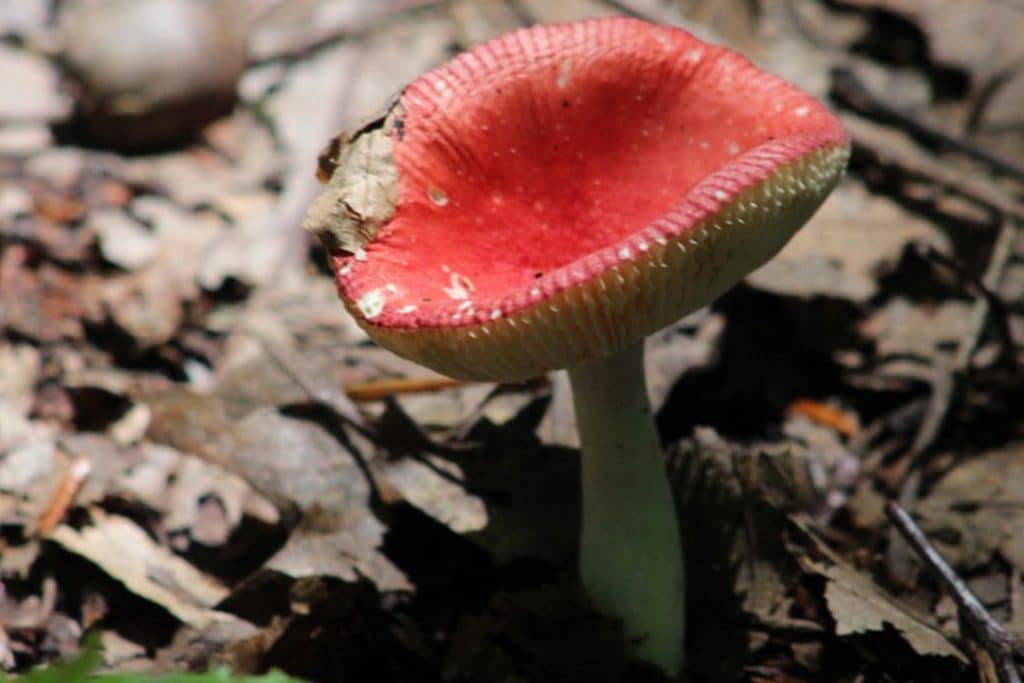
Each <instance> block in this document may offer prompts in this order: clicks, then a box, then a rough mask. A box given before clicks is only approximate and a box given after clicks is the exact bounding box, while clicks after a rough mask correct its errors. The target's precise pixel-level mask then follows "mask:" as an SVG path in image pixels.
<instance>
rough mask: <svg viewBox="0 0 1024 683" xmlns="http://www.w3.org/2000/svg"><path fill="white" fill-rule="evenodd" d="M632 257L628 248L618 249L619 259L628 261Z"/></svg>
mask: <svg viewBox="0 0 1024 683" xmlns="http://www.w3.org/2000/svg"><path fill="white" fill-rule="evenodd" d="M632 255H633V252H631V251H630V250H629V247H623V248H622V249H619V258H620V259H622V260H623V261H625V260H627V259H629V257H630V256H632Z"/></svg>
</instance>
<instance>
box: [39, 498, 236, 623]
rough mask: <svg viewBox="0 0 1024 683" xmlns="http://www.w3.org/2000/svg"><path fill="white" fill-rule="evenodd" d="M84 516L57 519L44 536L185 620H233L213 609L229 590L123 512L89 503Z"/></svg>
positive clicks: (231, 617)
mask: <svg viewBox="0 0 1024 683" xmlns="http://www.w3.org/2000/svg"><path fill="white" fill-rule="evenodd" d="M89 516H90V523H89V524H88V525H87V526H84V527H82V528H81V529H75V528H73V527H70V526H68V525H66V524H62V525H60V526H58V527H57V528H56V529H54V530H53V533H52V534H50V537H49V538H50V539H51V540H53V541H54V542H56V543H58V544H59V545H60V546H62V547H63V548H64V549H65V550H68V551H69V552H72V553H74V554H76V555H79V556H81V557H84V558H85V559H87V560H89V561H90V562H92V563H93V564H95V565H96V566H98V567H99V568H100V569H102V570H103V571H105V572H106V573H107V574H108V575H110V576H111V577H112V578H114V579H116V580H117V581H120V582H121V583H122V584H124V586H125V587H126V588H127V589H128V590H130V591H131V592H132V593H135V594H136V595H138V596H139V597H142V598H145V599H146V600H149V601H150V602H153V603H155V604H157V605H160V606H161V607H163V608H164V609H166V610H167V611H168V612H170V613H171V614H173V615H174V616H175V617H177V618H178V619H180V620H181V621H183V622H185V623H186V624H189V625H191V626H195V627H196V628H205V627H207V626H209V625H211V624H213V623H215V622H218V621H225V622H228V621H235V620H236V619H235V617H233V616H231V615H230V614H227V613H225V612H218V611H216V610H215V609H213V607H214V606H215V605H216V604H217V603H218V602H220V601H221V600H223V599H224V598H225V597H227V595H228V590H227V588H225V587H224V586H222V585H221V584H219V583H218V582H217V581H215V580H214V579H213V578H212V577H210V576H207V575H205V574H203V573H202V572H200V571H199V570H198V569H196V568H195V567H193V566H192V565H191V564H189V563H188V562H186V561H185V560H183V559H181V558H180V557H178V556H177V555H175V554H173V553H172V552H171V551H170V550H168V549H167V548H166V547H164V546H162V545H159V544H158V543H157V542H156V541H154V540H153V539H152V538H150V536H149V535H148V534H147V533H146V532H145V531H143V530H142V529H140V528H139V527H138V526H137V525H136V524H135V523H134V522H132V521H131V520H130V519H128V518H126V517H121V516H119V515H109V514H107V513H105V512H103V511H102V510H100V509H99V508H92V509H91V510H90V515H89Z"/></svg>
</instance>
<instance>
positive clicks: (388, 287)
mask: <svg viewBox="0 0 1024 683" xmlns="http://www.w3.org/2000/svg"><path fill="white" fill-rule="evenodd" d="M384 289H386V290H388V291H389V292H391V293H392V294H396V293H398V287H396V286H395V283H393V282H389V283H388V284H386V285H385V286H384Z"/></svg>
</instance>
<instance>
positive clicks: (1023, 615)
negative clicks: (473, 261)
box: [0, 0, 1024, 681]
mask: <svg viewBox="0 0 1024 683" xmlns="http://www.w3.org/2000/svg"><path fill="white" fill-rule="evenodd" d="M16 4H17V5H18V9H17V10H13V9H12V8H13V6H14V5H13V4H12V7H11V8H7V7H4V8H2V9H0V34H2V35H3V36H4V39H5V40H4V44H3V46H2V48H3V49H2V50H0V62H2V63H3V64H4V68H3V71H4V73H9V74H10V75H11V78H13V79H15V82H17V83H21V84H23V85H22V87H19V88H15V89H14V90H10V89H9V90H10V93H14V92H17V95H18V96H17V97H13V96H12V95H11V94H10V93H8V94H7V96H6V97H3V96H0V294H2V298H0V328H2V330H3V336H2V337H0V519H2V520H3V525H2V528H0V588H2V589H3V592H2V593H0V667H3V668H4V669H5V670H24V669H25V668H26V667H29V666H31V665H33V664H36V663H41V662H48V661H54V660H57V659H66V658H68V657H70V656H72V655H73V653H74V652H75V651H76V650H77V649H78V648H79V647H80V645H81V643H82V642H83V641H82V634H83V633H85V632H86V631H87V630H89V629H98V630H99V631H100V632H101V633H102V640H103V642H104V644H105V647H106V654H105V661H106V665H107V666H109V667H112V668H114V669H119V670H126V669H131V670H135V671H143V672H160V671H168V670H181V669H183V668H207V667H209V666H214V665H216V664H217V663H228V664H230V665H231V666H233V667H234V668H235V669H237V670H239V671H240V672H251V673H259V672H264V671H266V670H267V669H268V668H269V667H272V666H276V667H278V668H281V669H283V670H285V671H287V672H289V673H292V674H293V675H297V676H301V677H304V678H306V679H309V680H337V679H338V678H339V677H340V678H345V677H349V678H352V679H355V680H371V679H372V680H417V681H424V680H438V681H441V680H444V681H473V680H569V679H580V678H586V679H588V680H609V681H611V680H646V678H644V677H648V678H650V679H651V680H657V675H656V674H654V673H653V672H650V671H646V670H644V669H643V667H642V666H641V665H639V664H638V663H636V662H631V661H630V660H629V658H628V656H627V655H626V651H625V650H624V648H623V646H622V643H621V637H620V635H619V632H618V627H617V625H616V624H615V623H614V622H612V621H610V620H607V619H604V618H603V617H601V616H600V615H598V614H596V613H594V612H593V611H592V610H591V609H590V607H589V606H588V605H587V603H586V600H585V598H584V597H583V595H582V593H581V592H580V590H579V588H578V586H576V585H575V583H574V582H573V580H572V578H571V577H572V576H573V575H574V571H573V570H574V566H575V561H576V558H575V554H576V548H575V537H576V535H577V525H578V519H577V514H578V513H577V508H578V498H577V496H578V494H577V493H576V491H577V482H576V480H577V478H578V476H579V475H578V465H577V461H576V451H575V450H574V449H575V448H576V447H577V442H576V437H575V428H574V416H573V413H572V408H571V403H570V402H569V394H568V391H567V387H566V385H565V382H564V377H562V376H560V375H558V374H556V375H552V376H550V377H547V378H540V379H539V380H538V381H536V382H533V383H530V384H527V385H517V386H508V387H492V386H489V385H474V384H469V385H459V384H456V385H450V384H445V383H443V382H440V381H439V380H438V378H436V377H434V376H431V375H430V374H429V373H427V372H426V371H424V370H422V369H421V368H418V367H416V366H414V365H412V364H410V363H407V362H405V361H401V360H399V359H396V358H394V357H392V356H389V355H388V354H385V353H382V352H381V351H380V350H379V349H375V348H373V347H372V346H371V345H369V344H368V343H367V341H366V337H365V335H364V334H363V333H362V332H361V331H360V330H359V329H358V328H357V326H356V325H355V324H354V323H353V322H352V320H351V319H350V318H349V317H348V316H346V315H345V313H344V311H343V309H342V307H341V305H340V304H339V303H338V302H337V300H336V297H335V293H334V291H333V290H334V288H333V284H332V283H331V282H330V280H329V279H328V278H327V277H325V275H324V271H323V270H322V266H321V263H322V258H323V255H322V253H320V252H318V251H317V248H316V247H314V246H311V245H309V244H308V243H307V242H306V241H305V238H304V237H303V236H302V234H301V232H300V231H299V230H298V223H299V220H300V219H301V215H302V213H303V212H304V211H305V208H306V205H307V204H308V202H309V200H310V198H311V197H312V196H313V193H314V191H315V180H314V178H313V170H314V167H315V158H316V154H317V152H318V150H319V149H320V147H321V146H322V144H323V142H324V141H325V140H326V139H328V138H329V137H331V136H332V135H334V134H335V133H336V132H337V131H338V129H342V128H345V127H348V126H351V125H352V124H353V122H354V121H356V120H357V119H358V118H359V117H360V116H361V115H363V114H364V113H365V112H368V111H371V110H373V109H374V108H376V107H378V106H379V105H380V104H381V103H383V102H384V101H386V99H387V98H388V97H389V96H390V95H391V94H392V93H394V92H395V91H396V90H397V89H398V88H399V87H401V85H402V84H403V83H405V82H407V81H408V80H409V79H411V78H413V77H415V76H416V75H418V74H419V73H421V72H423V71H424V70H426V69H428V68H430V67H431V66H433V65H434V64H437V63H439V62H440V61H442V60H443V59H445V58H447V57H448V56H450V55H451V54H453V52H454V50H456V49H464V48H467V47H471V46H472V45H473V44H475V43H478V42H481V41H483V40H486V39H488V38H489V37H492V36H494V35H496V34H498V33H501V32H504V31H506V30H510V29H512V28H515V27H516V26H519V25H523V24H527V23H533V22H550V21H562V20H574V19H580V18H584V17H587V16H600V15H608V14H614V13H630V14H633V15H639V16H643V17H646V18H649V19H653V20H657V21H662V22H665V23H671V24H674V25H680V26H684V27H687V28H690V29H691V30H694V31H696V32H698V33H699V34H700V35H702V36H704V37H709V38H712V39H716V38H717V39H721V40H725V41H726V42H728V43H729V44H731V45H733V46H734V47H737V48H739V49H741V50H743V51H745V52H746V53H747V54H749V55H751V56H752V58H753V59H755V60H756V61H758V62H760V63H761V64H762V65H764V66H766V67H767V68H769V69H772V70H776V71H778V72H779V73H782V74H783V75H784V76H785V77H787V78H790V79H792V80H794V81H796V82H797V83H799V84H801V85H802V86H803V87H805V88H807V89H808V90H809V91H811V92H812V93H813V94H815V95H816V96H818V97H820V98H822V99H824V100H826V101H828V102H829V103H830V105H831V106H832V107H833V108H834V109H837V110H838V111H839V113H840V115H841V116H842V117H843V120H844V122H845V123H846V124H847V125H848V127H849V128H850V130H851V132H852V134H853V136H854V142H855V148H854V156H853V159H852V163H851V169H850V173H849V175H848V177H847V178H846V179H845V180H844V181H843V183H842V184H841V185H840V187H839V188H838V189H837V191H836V192H835V193H834V195H833V196H832V198H831V199H830V200H829V202H827V203H826V205H825V206H824V207H823V209H822V211H821V212H820V213H819V215H818V216H817V217H816V218H815V220H814V221H813V222H812V224H811V225H810V226H809V227H808V228H807V229H805V230H803V231H802V232H801V233H800V234H799V235H798V236H797V238H796V239H794V240H793V242H792V243H791V244H790V245H789V246H788V247H787V248H786V249H785V250H784V251H783V252H782V253H781V254H780V256H779V257H778V258H777V259H775V260H773V261H772V262H770V263H769V264H768V265H767V266H765V267H764V268H763V269H761V270H760V271H759V272H757V273H755V274H754V275H753V276H751V278H749V279H748V281H747V283H746V284H745V285H742V286H740V287H738V288H737V289H736V291H734V292H733V293H731V294H729V295H728V296H726V297H724V298H723V299H722V300H721V301H719V302H717V303H716V304H715V305H714V306H713V307H712V308H711V309H710V310H708V311H702V312H699V313H697V314H695V315H694V316H691V317H690V318H688V319H686V320H684V321H682V322H681V323H680V324H679V325H677V326H674V327H673V328H671V329H669V330H666V331H664V332H662V333H660V334H658V335H655V336H654V337H652V339H651V340H650V341H649V347H650V348H649V354H648V361H649V365H650V367H649V368H648V375H649V377H650V384H651V387H650V389H651V394H652V399H653V405H654V406H655V408H656V409H657V411H658V420H659V427H660V429H661V432H662V436H663V438H664V439H665V441H666V446H667V448H668V450H669V452H670V464H671V471H672V472H673V474H674V479H675V482H676V489H677V493H678V495H679V500H680V510H681V514H682V519H683V521H684V534H685V537H686V542H687V545H688V546H689V547H690V553H689V555H690V557H698V556H699V557H701V560H700V561H699V562H694V563H692V564H693V566H692V567H691V570H690V573H689V578H688V581H689V583H690V586H689V591H688V592H689V594H690V595H692V596H694V599H693V601H692V604H691V605H690V608H689V614H688V619H689V622H690V634H691V635H690V642H689V643H688V649H689V651H690V652H691V653H693V654H692V655H691V658H690V664H689V665H688V672H687V673H688V675H689V677H690V679H691V680H698V681H699V680H709V681H710V680H714V681H727V680H737V681H738V680H744V681H767V680H789V681H812V680H857V676H861V677H866V678H863V679H864V680H899V681H902V680H907V681H911V680H946V681H968V680H978V678H982V679H983V680H995V679H994V678H993V676H995V675H996V674H995V673H994V669H993V668H992V665H991V659H988V660H987V659H986V656H987V655H986V654H985V649H984V647H983V644H982V645H979V644H978V642H977V641H976V639H975V637H974V636H973V635H972V634H971V633H970V632H964V631H961V629H960V627H959V623H958V620H957V619H956V618H955V617H956V608H955V606H954V604H953V602H952V601H951V599H950V598H949V597H948V596H944V595H943V594H942V591H941V590H940V588H939V587H938V586H937V585H936V584H935V583H933V582H932V581H930V580H929V579H928V578H927V577H926V575H925V574H924V573H923V572H921V571H920V570H919V567H918V564H919V562H918V560H917V559H916V558H915V557H914V556H913V555H911V554H909V553H908V551H907V550H906V548H905V547H904V546H902V545H900V544H899V543H900V542H899V541H898V539H895V537H894V535H893V534H892V532H891V529H890V528H889V525H888V523H887V522H886V518H885V515H884V514H883V508H884V504H885V502H886V501H887V500H892V499H896V498H898V499H899V500H900V501H902V502H903V504H904V505H905V506H906V507H908V508H909V509H911V511H912V513H913V514H914V515H915V517H916V518H917V519H918V521H919V523H920V525H921V528H922V529H923V530H924V531H925V533H926V534H927V535H928V536H929V537H930V539H931V540H932V542H933V543H934V544H935V546H936V547H938V548H939V549H940V551H941V552H942V553H943V554H944V556H945V557H946V558H947V559H948V560H949V561H950V562H951V563H952V565H953V566H954V568H955V569H956V570H957V571H959V572H961V574H962V575H963V577H964V579H965V580H966V582H967V584H968V585H969V586H970V587H971V588H972V589H973V590H974V591H975V592H976V593H977V594H978V596H979V599H980V600H981V601H982V602H983V603H984V605H985V607H986V609H988V610H989V611H990V612H991V614H992V615H993V616H994V617H995V618H996V619H998V620H1000V621H1001V622H1002V623H1004V624H1006V625H1007V627H1008V628H1009V629H1010V630H1011V631H1012V632H1013V633H1015V634H1017V635H1018V636H1019V635H1020V634H1022V633H1024V631H1022V630H1021V629H1022V628H1024V627H1022V626H1021V625H1022V624H1024V598H1021V595H1024V590H1022V586H1021V581H1020V579H1021V576H1022V575H1024V547H1022V546H1021V541H1020V539H1021V538H1022V537H1024V534H1022V533H1021V530H1022V527H1024V518H1022V517H1021V515H1020V514H1019V509H1018V508H1021V506H1022V503H1021V500H1019V499H1020V498H1021V495H1024V494H1022V492H1020V491H1017V488H1016V485H1015V483H1014V482H1017V481H1019V480H1021V477H1019V476H1017V474H1016V471H1017V469H1019V467H1020V457H1018V456H1020V448H1019V445H1018V444H1019V441H1020V436H1021V434H1024V423H1022V421H1021V416H1020V414H1019V411H1015V410H1014V409H1013V406H1019V405H1021V404H1022V402H1024V395H1022V392H1021V389H1020V387H1021V386H1022V385H1021V383H1020V382H1019V370H1018V364H1019V361H1020V352H1019V348H1020V344H1019V341H1016V340H1019V339H1020V335H1021V334H1022V332H1024V321H1022V319H1021V315H1020V313H1021V311H1020V305H1019V301H1020V295H1021V292H1022V291H1024V290H1022V288H1021V285H1020V283H1021V282H1022V281H1024V279H1022V278H1021V277H1020V271H1021V268H1020V263H1019V261H1020V254H1021V253H1024V252H1022V250H1024V245H1021V244H1020V240H1019V239H1016V231H1019V229H1020V222H1021V221H1022V220H1024V209H1022V208H1021V207H1022V204H1021V197H1022V196H1024V171H1022V169H1021V168H1020V165H1019V164H1017V163H1016V162H1015V161H1014V160H1015V159H1019V158H1022V156H1024V136H1021V135H1020V125H1019V124H1020V123H1021V121H1020V112H1021V111H1024V106H1022V102H1024V99H1022V98H1024V89H1022V88H1021V87H1020V84H1021V83H1024V78H1022V76H1021V69H1020V59H1019V54H1018V51H1017V47H1015V44H1014V43H1013V41H1012V39H1010V38H1012V36H1014V35H1017V34H1019V32H1020V31H1019V30H1018V29H1019V28H1020V27H1021V26H1024V12H1021V11H1019V10H1018V9H1016V8H1013V7H1011V6H1010V4H1007V3H1003V2H999V1H998V0H984V1H980V2H975V3H966V4H962V3H955V2H946V1H945V0H930V1H929V2H922V3H908V2H896V1H883V0H850V1H847V2H839V3H824V2H818V1H817V0H794V1H793V2H787V3H759V2H746V1H745V0H737V1H735V2H727V3H706V2H667V1H660V0H659V1H658V2H649V1H647V0H629V1H628V2H610V1H606V0H574V2H571V3H540V2H532V1H531V2H523V1H519V2H507V1H506V0H474V1H472V2H464V1H462V0H449V1H448V2H441V3H425V2H415V1H414V2H406V1H402V0H394V1H391V0H389V2H382V3H368V2H360V1H359V0H351V1H346V2H326V1H319V2H308V1H306V0H280V1H277V2H264V3H259V4H260V5H262V9H261V8H259V7H256V6H255V5H254V6H253V8H252V9H250V10H248V11H247V14H246V18H245V21H244V22H241V24H240V25H242V24H244V25H245V26H246V27H247V28H246V30H247V31H248V33H247V34H246V36H245V38H246V39H247V41H248V49H249V56H248V65H247V68H246V70H245V73H244V74H243V75H242V77H241V79H240V81H239V83H238V88H237V98H238V99H237V103H236V106H235V108H234V110H233V111H232V112H230V113H229V114H227V115H225V116H222V117H220V118H219V119H217V120H215V121H213V122H212V123H209V124H208V125H206V126H205V127H201V128H197V129H196V130H195V131H194V132H193V134H192V136H191V138H190V139H188V140H184V141H181V142H178V143H175V144H173V145H170V146H167V147H164V148H155V149H148V150H145V151H143V152H141V153H133V154H132V155H128V156H124V155H121V154H119V153H117V152H115V151H112V150H110V149H102V148H101V147H99V146H98V142H97V140H95V139H88V138H87V137H86V136H85V135H84V134H83V131H82V129H81V128H78V127H76V126H77V125H78V124H77V123H76V118H75V117H78V116H80V110H78V109H75V106H74V105H75V103H76V99H75V98H76V96H77V95H76V91H75V89H74V87H73V85H71V81H69V80H68V79H67V78H66V77H65V76H66V75H65V74H63V73H62V71H61V69H62V66H61V60H60V59H59V56H60V53H61V50H62V46H61V34H60V31H59V29H60V27H59V21H60V14H61V12H60V11H59V8H58V7H57V5H58V3H53V2H48V1H47V0H34V1H33V2H24V3H16ZM371 4H372V5H373V6H372V7H371V6H370V5H371ZM1011 4H1012V3H1011ZM250 13H251V15H250ZM964 26H971V27H974V28H973V29H971V30H965V29H964ZM1008 37H1010V38H1008ZM1005 226H1009V228H1006V227H1005ZM1007 234H1008V235H1010V238H1012V239H1011V245H1010V246H1011V249H1010V254H1011V257H1010V258H1009V259H1007V260H1006V261H1005V262H1003V265H1002V266H999V263H1001V261H1000V259H999V258H998V255H997V254H996V253H995V245H996V244H997V242H998V239H997V237H998V236H999V235H1007ZM1012 242H1016V246H1015V247H1014V246H1013V244H1012ZM993 264H995V265H993ZM996 266H998V267H996ZM982 283H984V286H981V284H982ZM979 302H982V303H979ZM979 316H981V317H979ZM979 320H980V323H979ZM1014 342H1016V343H1014ZM268 349H271V351H268ZM964 358H966V359H967V360H966V361H964ZM282 359H283V362H282ZM965 362H966V365H965V364H964V363H965ZM943 377H947V378H951V379H950V380H949V381H948V382H947V384H943V380H942V378H943ZM943 386H950V387H953V389H952V390H944V389H943V388H942V387H943ZM412 387H420V389H419V390H418V393H405V392H406V391H408V390H410V389H411V388H412ZM423 387H426V390H424V389H423ZM349 388H353V390H352V392H351V396H349V395H348V394H347V393H346V390H347V389H349ZM355 388H359V391H356V390H355ZM367 388H369V389H367ZM389 392H398V393H397V394H396V395H392V396H389V395H388V394H389ZM921 444H924V447H921ZM83 472H85V474H82V473H83ZM76 473H77V474H76ZM1021 509H1024V508H1021ZM51 519H52V520H53V521H52V523H51V522H50V521H49V520H51ZM698 549H699V551H700V552H699V553H698V552H697V550H698ZM986 662H987V663H986ZM986 677H988V678H986Z"/></svg>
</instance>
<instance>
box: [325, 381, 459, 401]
mask: <svg viewBox="0 0 1024 683" xmlns="http://www.w3.org/2000/svg"><path fill="white" fill-rule="evenodd" d="M465 384H466V382H464V381H462V380H457V379H452V378H451V377H387V378H385V379H376V380H371V381H369V382H353V383H352V384H347V385H345V394H346V395H347V396H348V397H349V398H350V399H352V400H353V401H382V400H384V399H385V398H387V397H388V396H393V395H395V394H423V393H428V392H432V391H439V390H441V389H452V388H455V387H461V386H464V385H465Z"/></svg>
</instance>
